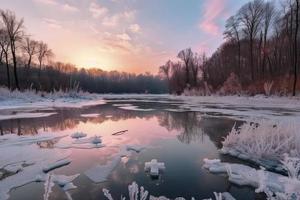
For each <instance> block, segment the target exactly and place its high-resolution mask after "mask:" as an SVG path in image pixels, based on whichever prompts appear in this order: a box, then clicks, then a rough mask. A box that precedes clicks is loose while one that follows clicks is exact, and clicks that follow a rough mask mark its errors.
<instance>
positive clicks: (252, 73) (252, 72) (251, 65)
mask: <svg viewBox="0 0 300 200" xmlns="http://www.w3.org/2000/svg"><path fill="white" fill-rule="evenodd" d="M253 65H254V62H253V38H252V36H251V38H250V67H251V80H252V81H254V66H253Z"/></svg>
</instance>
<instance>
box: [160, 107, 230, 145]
mask: <svg viewBox="0 0 300 200" xmlns="http://www.w3.org/2000/svg"><path fill="white" fill-rule="evenodd" d="M158 118H159V123H160V125H161V126H163V127H165V128H166V129H167V130H168V131H172V130H176V131H178V132H179V133H180V134H179V135H178V136H177V138H178V140H179V141H181V142H183V143H187V144H189V143H191V142H193V141H203V140H204V134H205V135H207V136H208V137H209V138H210V140H211V141H213V142H214V143H215V144H216V146H218V147H221V141H222V140H223V138H224V137H225V136H226V135H227V134H228V132H229V131H230V130H231V128H232V126H233V124H234V121H233V120H230V119H226V118H209V117H204V118H202V117H201V114H200V113H197V112H183V113H174V112H164V113H162V114H161V115H160V116H159V117H158Z"/></svg>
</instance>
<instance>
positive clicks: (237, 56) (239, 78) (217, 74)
mask: <svg viewBox="0 0 300 200" xmlns="http://www.w3.org/2000/svg"><path fill="white" fill-rule="evenodd" d="M298 32H299V0H283V1H280V3H279V4H276V5H275V1H265V0H253V1H251V2H249V3H247V4H245V5H244V6H242V7H241V8H240V9H239V10H238V12H237V13H236V14H235V15H233V16H231V17H229V19H228V20H227V22H226V27H225V32H224V38H225V42H224V43H223V44H222V45H221V46H220V47H219V48H218V49H217V50H216V51H215V53H213V55H212V56H211V57H209V58H208V57H206V56H205V53H203V54H197V53H194V52H192V50H191V49H185V50H183V51H180V52H179V54H178V58H179V59H180V60H181V61H180V62H173V61H168V62H167V63H166V64H165V65H163V66H161V67H160V72H161V73H162V74H163V75H164V76H165V77H166V79H167V80H168V83H169V87H170V92H172V93H182V92H186V91H193V92H194V93H196V94H198V95H209V94H211V93H212V92H214V93H219V94H225V95H226V94H250V95H254V94H258V93H266V94H271V93H273V94H278V95H287V94H293V95H295V93H296V90H297V88H298V89H299V86H300V85H299V83H297V75H298V74H299V59H300V58H299V53H300V52H299V50H298V48H299V46H300V44H299V34H298Z"/></svg>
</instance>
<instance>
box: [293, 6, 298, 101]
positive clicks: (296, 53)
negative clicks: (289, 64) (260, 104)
mask: <svg viewBox="0 0 300 200" xmlns="http://www.w3.org/2000/svg"><path fill="white" fill-rule="evenodd" d="M298 28H299V0H296V29H295V41H294V85H293V96H296V86H297V64H298V49H297V48H298V47H297V42H298Z"/></svg>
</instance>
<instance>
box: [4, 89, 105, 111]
mask: <svg viewBox="0 0 300 200" xmlns="http://www.w3.org/2000/svg"><path fill="white" fill-rule="evenodd" d="M100 104H105V101H103V99H102V97H101V96H100V95H97V94H90V93H87V92H82V91H80V92H74V91H65V92H64V91H61V90H60V91H55V92H52V93H46V92H36V91H35V90H25V91H22V92H20V91H18V90H14V91H9V90H8V89H7V88H2V87H0V110H7V109H10V110H23V109H28V108H32V109H35V110H37V109H45V108H64V107H66V108H81V107H84V106H92V105H100Z"/></svg>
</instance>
